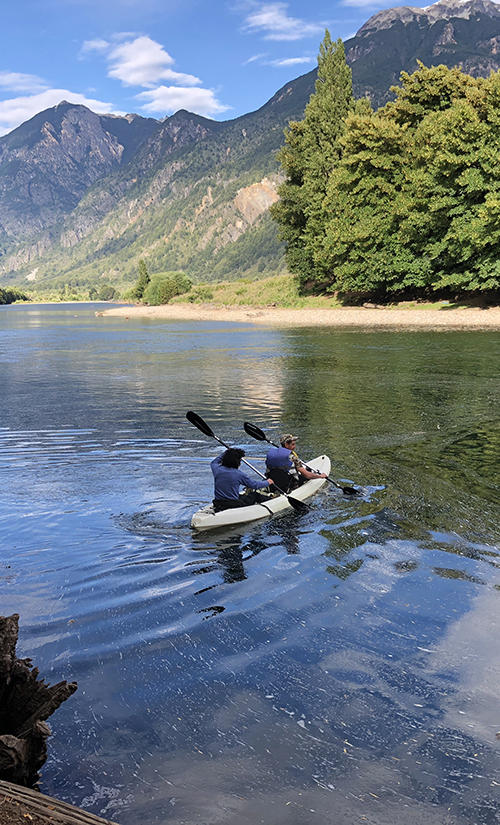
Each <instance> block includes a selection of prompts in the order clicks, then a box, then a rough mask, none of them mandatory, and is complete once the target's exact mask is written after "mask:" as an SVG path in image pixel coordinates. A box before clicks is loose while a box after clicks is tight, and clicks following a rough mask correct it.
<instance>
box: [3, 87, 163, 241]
mask: <svg viewBox="0 0 500 825" xmlns="http://www.w3.org/2000/svg"><path fill="white" fill-rule="evenodd" d="M157 127H158V123H157V121H156V120H154V119H153V118H143V117H139V116H138V115H127V116H126V117H116V116H112V115H96V114H94V112H91V111H90V109H87V108H86V107H85V106H75V105H74V104H71V103H67V102H66V101H63V102H62V103H60V104H59V105H58V106H55V107H54V108H52V109H47V110H46V111H44V112H40V113H39V114H37V115H35V117H33V118H31V120H29V121H27V122H26V123H23V124H22V125H21V126H19V127H18V128H17V129H14V131H13V132H10V134H8V135H6V136H5V137H2V138H0V204H1V209H0V237H2V240H4V241H5V239H6V237H7V238H8V237H9V236H15V237H16V238H17V239H19V238H22V237H24V236H26V235H28V236H29V235H32V234H34V233H35V232H37V231H39V230H40V229H43V228H46V227H48V226H52V225H53V224H54V223H55V222H56V221H57V220H58V219H60V218H61V217H62V216H63V215H66V214H67V213H68V212H69V211H70V210H71V209H73V208H74V207H75V206H76V205H77V204H78V203H79V202H80V200H81V198H82V196H83V195H84V193H85V192H86V191H87V190H88V188H89V186H91V185H92V184H93V183H94V181H96V180H99V179H100V178H103V177H104V176H105V175H107V174H108V173H109V172H110V171H111V170H112V169H113V168H115V167H116V166H119V165H120V164H123V163H126V162H127V161H128V160H129V159H130V158H131V157H133V155H134V154H135V153H136V151H137V149H138V147H139V146H140V145H141V143H142V142H143V141H144V140H145V139H146V138H147V137H148V135H150V134H151V132H152V131H153V130H154V129H156V128H157Z"/></svg>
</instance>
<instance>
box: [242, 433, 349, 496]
mask: <svg viewBox="0 0 500 825" xmlns="http://www.w3.org/2000/svg"><path fill="white" fill-rule="evenodd" d="M243 427H244V428H245V432H246V433H248V435H251V436H252V438H255V439H256V440H257V441H267V443H268V444H272V446H273V447H277V446H278V445H277V444H275V443H274V441H269V439H268V438H267V437H266V434H265V432H264V431H263V430H261V429H260V428H259V427H256V426H255V424H250V423H249V422H248V421H245V423H244V424H243ZM299 461H300V459H299ZM300 463H301V464H302V465H303V466H304V467H305V468H306V470H309V472H311V473H314V472H316V471H315V470H314V469H313V467H308V465H307V464H304V462H303V461H301V462H300ZM326 480H327V481H329V482H330V484H333V485H334V486H335V487H338V488H339V490H342V492H343V493H344V495H346V496H360V495H361V493H360V491H359V490H355V489H354V487H342V485H341V484H339V483H338V482H337V481H334V480H333V478H330V476H327V477H326Z"/></svg>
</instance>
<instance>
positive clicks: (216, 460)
mask: <svg viewBox="0 0 500 825" xmlns="http://www.w3.org/2000/svg"><path fill="white" fill-rule="evenodd" d="M221 458H222V453H221V454H220V455H217V456H215V458H214V460H213V461H211V462H210V466H211V468H212V471H213V470H214V469H215V468H216V467H218V466H219V465H220V462H221Z"/></svg>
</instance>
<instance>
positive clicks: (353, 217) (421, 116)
mask: <svg viewBox="0 0 500 825" xmlns="http://www.w3.org/2000/svg"><path fill="white" fill-rule="evenodd" d="M392 91H393V92H394V93H395V100H394V101H391V102H390V103H387V104H386V105H385V106H384V107H383V108H381V109H379V110H378V111H376V112H374V111H372V109H371V106H370V103H369V101H368V100H366V99H363V100H357V101H355V100H354V98H353V94H352V79H351V70H350V69H349V67H348V66H347V64H346V60H345V52H344V46H343V43H342V41H341V40H340V39H339V40H337V41H336V42H333V41H332V40H331V37H330V34H329V32H328V31H327V32H326V34H325V38H324V40H323V42H322V44H321V46H320V52H319V56H318V79H317V82H316V89H315V93H314V94H313V95H312V96H311V99H310V102H309V104H308V105H307V107H306V110H305V115H304V119H303V120H301V121H299V122H291V123H290V124H289V126H288V128H287V129H286V130H285V144H284V146H283V148H282V149H281V150H280V152H279V155H278V157H279V160H280V162H281V166H282V169H283V171H284V173H285V181H284V183H283V184H282V185H281V187H280V189H279V195H280V201H279V202H278V203H276V204H275V205H274V206H273V207H271V213H272V216H273V218H274V219H275V220H276V221H277V223H278V225H279V232H280V237H281V239H282V240H284V241H285V242H286V255H287V264H288V267H289V269H290V271H291V272H292V273H293V274H295V276H296V277H297V279H298V281H299V284H300V287H301V290H302V291H303V292H306V291H312V292H337V293H339V294H340V296H344V297H346V296H349V295H350V296H352V295H367V294H370V295H377V296H379V297H380V298H381V299H384V298H386V299H391V298H394V297H395V296H396V295H398V294H406V295H412V296H417V297H418V296H420V295H429V294H438V293H441V294H443V293H450V292H454V293H461V294H464V293H474V292H485V291H495V290H498V289H499V287H500V256H499V253H500V245H499V241H500V72H497V73H491V75H490V77H488V78H473V77H471V76H470V75H467V74H465V73H463V72H462V71H461V70H460V69H459V68H452V69H450V68H448V67H446V66H442V65H441V66H435V67H431V68H427V67H425V66H424V65H423V64H421V63H419V68H418V70H417V71H415V72H414V73H413V74H408V73H406V72H403V73H402V75H401V83H400V85H399V86H396V87H393V88H392Z"/></svg>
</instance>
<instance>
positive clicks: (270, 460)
mask: <svg viewBox="0 0 500 825" xmlns="http://www.w3.org/2000/svg"><path fill="white" fill-rule="evenodd" d="M291 452H292V451H291V450H287V448H286V447H271V449H270V450H269V452H268V454H267V456H266V464H267V468H268V469H269V470H278V469H279V470H286V471H287V472H288V471H289V470H291V469H292V468H293V466H294V464H293V461H292V460H291V459H290V453H291Z"/></svg>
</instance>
